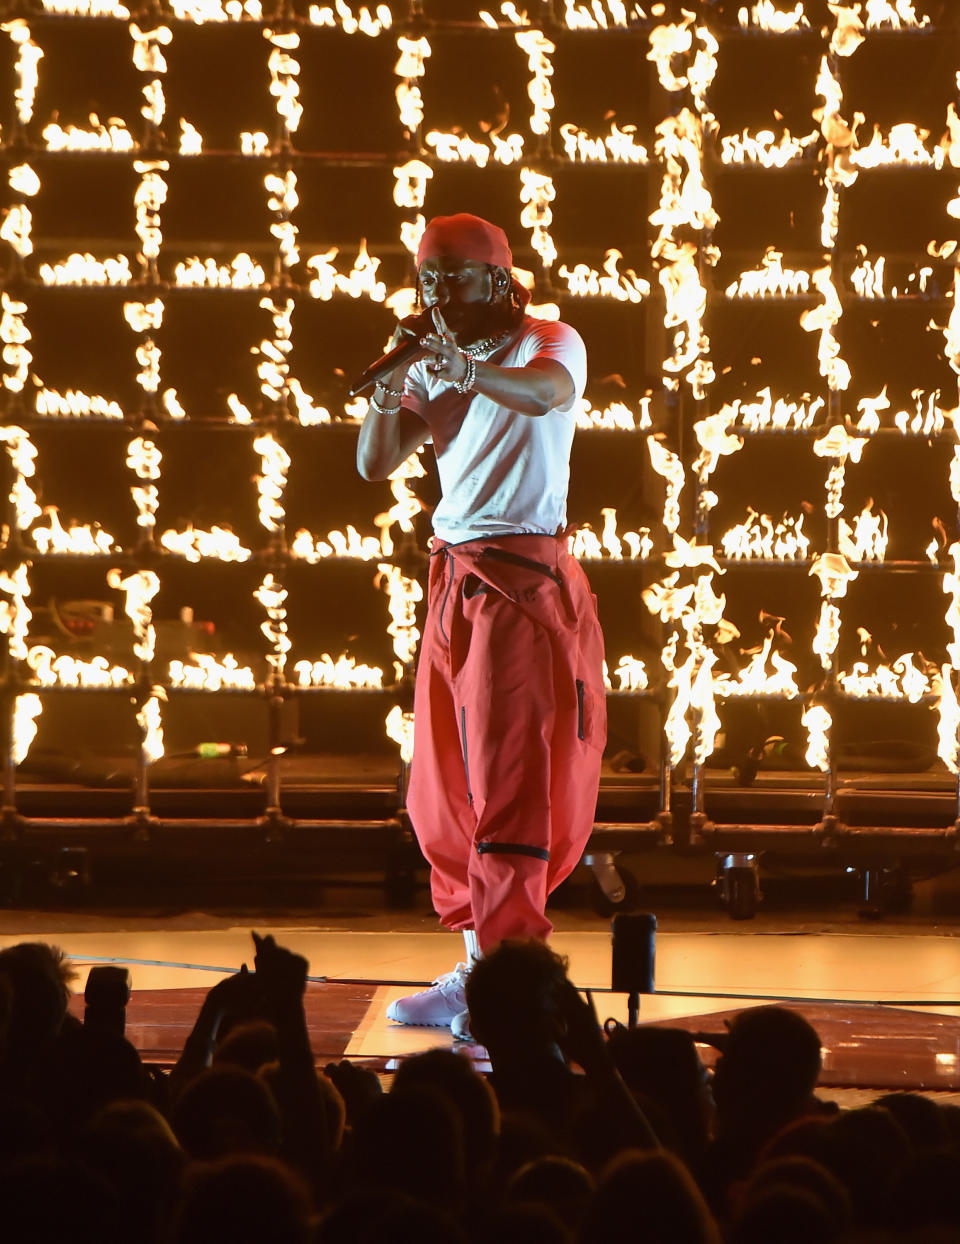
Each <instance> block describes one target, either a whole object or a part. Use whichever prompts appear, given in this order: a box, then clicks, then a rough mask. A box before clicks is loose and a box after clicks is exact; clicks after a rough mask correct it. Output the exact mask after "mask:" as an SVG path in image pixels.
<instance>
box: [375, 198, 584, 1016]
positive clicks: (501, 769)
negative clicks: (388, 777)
mask: <svg viewBox="0 0 960 1244" xmlns="http://www.w3.org/2000/svg"><path fill="white" fill-rule="evenodd" d="M512 263H513V257H512V255H511V253H510V247H509V244H508V242H507V238H506V235H505V234H504V233H503V231H502V230H501V229H499V228H497V227H496V226H495V225H492V224H490V223H488V222H487V221H485V220H482V219H481V218H480V217H478V216H471V215H468V214H465V213H461V214H458V215H455V216H438V217H436V218H435V219H434V220H432V221H430V223H429V224H428V225H427V227H426V229H425V231H424V234H423V238H422V240H421V242H420V247H419V250H418V252H417V268H418V279H419V289H420V295H421V299H422V302H423V305H424V307H425V308H426V310H427V311H429V312H430V313H431V316H432V324H433V330H432V331H426V330H424V329H422V328H421V332H424V335H423V336H422V337H421V345H422V347H423V353H422V354H420V355H419V356H416V357H415V358H414V361H413V362H412V363H411V362H406V363H403V364H401V365H400V366H398V367H397V368H396V369H395V370H394V371H393V373H392V374H391V375H389V376H388V377H387V378H386V380H384V381H383V382H381V383H378V385H377V387H376V389H375V390H374V394H373V397H372V399H371V402H370V409H369V411H368V413H367V416H366V418H365V419H364V422H363V427H362V428H361V431H360V439H359V443H358V446H357V466H358V469H359V471H360V474H361V475H362V476H363V477H364V478H365V479H368V480H382V479H386V478H387V477H388V476H389V475H390V474H391V473H392V472H393V471H395V470H396V469H397V467H399V466H400V464H401V463H402V462H404V461H405V460H406V458H407V457H408V456H409V455H410V454H411V453H413V452H414V451H415V450H416V449H418V448H419V446H421V445H422V444H424V442H425V441H426V440H427V439H431V440H432V442H433V447H434V452H435V454H436V458H437V467H438V470H439V476H440V486H441V491H442V499H441V501H440V503H439V504H438V506H437V508H436V510H435V511H434V515H433V528H434V533H435V534H434V537H433V540H432V542H431V562H430V581H429V589H428V612H427V619H426V624H425V627H424V634H423V640H422V643H421V647H420V656H419V660H418V665H417V680H416V693H415V700H414V710H415V726H414V757H413V765H412V771H411V778H410V788H409V793H408V799H407V807H408V810H409V812H410V816H411V819H412V821H413V825H414V828H415V830H416V833H417V838H418V840H419V842H420V846H421V848H422V850H423V853H424V855H425V856H426V858H427V859H428V861H429V862H430V865H431V869H432V873H431V892H432V895H433V904H434V908H435V910H436V912H437V914H438V915H439V917H440V919H441V921H442V922H443V924H444V925H446V927H447V928H449V929H461V930H462V931H463V934H464V940H465V942H466V945H467V962H466V964H458V965H457V967H456V968H455V969H454V970H453V971H452V972H449V973H446V974H445V975H444V976H441V977H439V978H438V979H437V981H436V982H435V983H434V985H433V986H432V988H430V989H427V990H424V991H422V992H421V993H417V994H414V995H412V996H411V997H408V998H401V999H399V1000H398V1001H396V1002H393V1003H392V1004H391V1005H390V1007H389V1008H388V1010H387V1016H388V1018H390V1019H393V1020H395V1021H397V1022H399V1023H402V1024H419V1025H426V1026H434V1027H440V1026H443V1027H445V1026H447V1025H450V1026H451V1030H452V1031H453V1033H454V1035H455V1036H469V1032H468V1029H467V1015H466V1003H465V1000H464V985H465V981H466V973H467V972H468V971H469V966H470V964H471V963H472V962H473V961H475V960H476V959H477V958H478V957H479V955H480V953H482V952H483V951H486V950H490V949H492V948H493V947H494V946H495V945H496V944H497V943H498V942H499V941H501V939H503V938H506V937H509V938H531V937H535V938H543V939H545V938H546V937H547V936H548V935H549V934H550V931H551V929H552V925H551V924H550V921H549V920H548V919H547V917H546V915H545V912H544V908H545V906H546V900H547V895H548V894H549V893H550V892H551V891H552V890H553V889H555V888H556V886H558V885H559V884H560V882H561V881H563V879H564V878H565V877H566V876H567V875H568V874H569V873H570V872H571V870H572V869H573V868H574V866H575V865H576V864H577V862H578V860H579V859H580V856H581V854H582V853H583V849H584V847H585V845H586V843H587V839H588V838H589V835H590V831H591V829H592V827H593V818H594V814H595V811H596V801H597V788H598V785H599V779H600V757H601V753H602V751H603V747H604V743H605V741H606V701H605V698H604V685H603V637H602V635H601V632H600V624H599V622H598V619H597V611H596V601H595V598H594V596H593V594H592V593H591V591H590V586H589V584H588V583H587V579H586V576H585V575H584V573H583V571H582V570H581V568H580V566H579V564H578V563H577V562H576V560H575V559H574V558H573V557H572V556H571V554H570V552H569V549H568V546H567V537H566V534H565V527H566V523H567V516H566V503H567V486H568V482H569V477H570V449H571V445H572V442H573V433H574V428H575V421H576V420H575V408H576V403H577V401H578V399H579V398H580V396H581V395H582V393H583V389H584V385H585V382H586V353H585V350H584V346H583V342H582V340H581V339H580V337H579V335H578V334H577V333H576V332H575V331H574V329H572V328H571V327H570V326H569V325H567V324H561V323H551V322H547V321H543V320H537V319H534V318H532V317H530V316H527V315H526V314H525V313H524V307H525V305H526V303H527V301H528V299H529V294H528V293H527V291H526V290H525V289H523V287H522V286H521V285H520V284H519V283H518V282H517V281H516V279H514V278H512V277H511V267H512Z"/></svg>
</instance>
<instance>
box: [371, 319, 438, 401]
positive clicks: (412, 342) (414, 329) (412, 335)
mask: <svg viewBox="0 0 960 1244" xmlns="http://www.w3.org/2000/svg"><path fill="white" fill-rule="evenodd" d="M398 328H399V331H400V332H401V334H402V335H403V336H404V338H406V340H404V341H401V342H400V344H399V345H397V346H394V348H393V349H392V350H388V351H387V352H386V354H383V355H381V356H380V358H378V359H377V361H376V362H375V363H371V364H370V366H369V367H368V368H366V369H365V370H364V371H363V372H362V373H361V374H360V376H359V377H358V378H357V379H356V380H355V381H354V382H353V384H352V385H351V386H350V397H356V396H357V394H358V393H362V392H363V391H364V389H368V388H369V387H370V386H371V385H372V384H376V383H377V381H378V380H383V378H384V377H385V376H389V375H390V373H391V372H392V371H393V369H394V368H395V367H399V366H400V364H401V363H406V362H407V360H408V359H412V358H415V357H416V355H418V354H421V353H422V352H423V346H422V345H421V344H420V338H421V337H422V336H423V334H424V333H425V332H431V331H432V330H433V328H434V323H433V320H432V318H431V314H430V312H429V311H424V312H423V313H422V314H421V315H415V316H410V317H409V318H408V319H406V320H402V321H401V322H400V324H399V325H398Z"/></svg>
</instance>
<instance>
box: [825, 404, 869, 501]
mask: <svg viewBox="0 0 960 1244" xmlns="http://www.w3.org/2000/svg"><path fill="white" fill-rule="evenodd" d="M866 443H867V442H866V439H865V438H864V437H859V436H850V435H849V434H848V432H847V430H846V428H845V427H843V426H842V424H839V423H838V424H835V425H834V426H833V427H832V428H830V430H829V431H828V432H826V433H825V434H824V435H823V436H821V437H819V439H817V440H815V441H814V442H813V452H814V453H815V454H816V455H817V457H818V458H833V459H835V461H834V462H832V463H831V465H830V470H829V472H828V474H827V500H826V504H825V506H824V512H825V513H826V515H827V517H828V518H836V517H837V516H838V515H839V514H840V513H841V512H842V511H843V500H842V498H843V483H844V476H845V474H846V465H847V459H848V458H849V459H850V460H851V462H859V461H860V458H861V455H862V454H863V448H864V446H865V445H866Z"/></svg>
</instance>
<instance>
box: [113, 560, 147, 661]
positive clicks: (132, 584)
mask: <svg viewBox="0 0 960 1244" xmlns="http://www.w3.org/2000/svg"><path fill="white" fill-rule="evenodd" d="M107 584H108V585H109V586H110V587H112V588H114V589H115V590H116V591H118V592H123V593H124V603H123V611H124V613H125V614H126V615H127V617H128V618H129V619H130V621H131V622H132V623H133V633H134V636H135V637H136V642H135V643H134V645H133V652H134V655H135V656H136V657H138V658H139V659H140V660H141V661H143V662H144V663H145V664H148V663H149V662H150V661H152V660H153V655H154V652H155V651H156V646H157V633H156V631H155V630H154V627H153V612H152V610H151V609H150V601H151V600H153V598H154V596H156V594H157V592H159V591H160V580H159V579H158V578H157V576H156V575H155V574H154V573H153V571H152V570H138V571H137V572H136V573H135V574H129V575H127V576H126V578H124V576H123V571H122V570H110V571H108V572H107Z"/></svg>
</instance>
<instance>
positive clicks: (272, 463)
mask: <svg viewBox="0 0 960 1244" xmlns="http://www.w3.org/2000/svg"><path fill="white" fill-rule="evenodd" d="M253 448H254V450H255V451H256V452H257V453H258V454H259V455H260V464H261V465H260V469H261V472H262V474H260V475H258V476H256V484H257V496H258V502H257V510H258V514H259V518H260V522H261V524H262V525H263V526H264V527H266V529H267V531H279V530H280V528H281V526H282V524H283V519H284V509H283V493H284V490H285V488H286V486H287V471H289V469H290V455H289V454H288V453H287V451H286V450H285V449H284V447H283V446H282V445H281V444H280V443H279V441H275V440H274V438H273V434H272V433H270V432H267V433H265V434H264V435H263V436H258V437H257V438H256V440H255V441H254V442H253Z"/></svg>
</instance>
